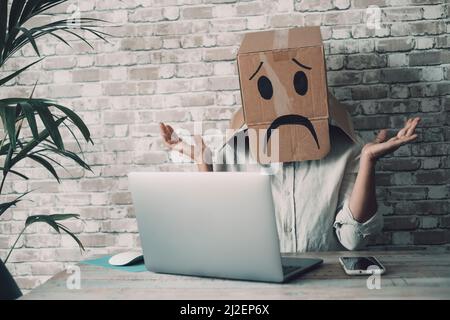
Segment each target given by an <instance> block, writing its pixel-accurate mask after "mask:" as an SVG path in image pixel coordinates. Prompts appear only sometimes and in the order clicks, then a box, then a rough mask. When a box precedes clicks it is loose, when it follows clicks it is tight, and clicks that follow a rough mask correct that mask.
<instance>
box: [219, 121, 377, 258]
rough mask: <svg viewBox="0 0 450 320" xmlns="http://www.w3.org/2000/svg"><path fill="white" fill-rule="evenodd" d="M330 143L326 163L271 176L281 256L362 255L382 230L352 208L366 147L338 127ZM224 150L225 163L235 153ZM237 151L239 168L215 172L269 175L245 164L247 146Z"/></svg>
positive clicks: (299, 165) (292, 166)
mask: <svg viewBox="0 0 450 320" xmlns="http://www.w3.org/2000/svg"><path fill="white" fill-rule="evenodd" d="M241 134H243V133H242V131H241ZM330 140H331V141H330V142H331V150H330V153H329V154H328V155H327V156H326V157H325V158H323V159H320V160H312V161H301V162H290V163H283V164H280V166H281V168H280V170H274V174H272V175H271V183H272V196H273V201H274V205H275V211H276V212H275V213H276V220H277V228H278V235H279V240H280V248H281V251H282V252H305V251H335V250H342V249H344V248H346V249H348V250H355V249H359V248H361V247H363V246H364V245H365V243H366V240H367V237H368V236H369V235H371V234H376V233H378V232H379V231H380V230H381V228H382V226H383V221H382V215H380V214H375V215H374V216H373V217H372V218H371V219H370V220H368V221H366V222H365V223H359V222H357V221H356V220H355V219H354V218H353V215H352V213H351V211H350V208H349V206H348V199H349V197H350V195H351V192H352V190H353V185H354V183H355V179H356V175H357V172H358V168H359V157H360V154H361V148H362V144H361V143H353V142H352V141H351V140H350V139H349V138H348V137H347V136H346V135H345V134H344V133H343V132H342V131H341V130H340V129H339V128H337V127H334V126H330ZM228 148H230V147H228ZM226 149H227V147H224V148H222V149H220V150H219V151H218V152H217V154H216V157H219V159H223V158H224V154H225V153H226V152H230V150H231V149H229V150H228V151H226ZM236 151H237V152H236V157H237V160H241V161H239V162H238V163H243V164H234V163H226V161H223V162H225V163H224V164H214V171H256V170H261V169H263V170H267V169H270V168H267V167H265V168H264V167H263V166H261V165H258V164H249V162H248V161H247V162H246V161H242V160H243V159H248V158H247V157H248V155H249V153H248V145H247V147H246V148H245V150H242V148H241V150H239V149H238V150H236ZM216 159H217V158H216ZM235 162H236V160H235Z"/></svg>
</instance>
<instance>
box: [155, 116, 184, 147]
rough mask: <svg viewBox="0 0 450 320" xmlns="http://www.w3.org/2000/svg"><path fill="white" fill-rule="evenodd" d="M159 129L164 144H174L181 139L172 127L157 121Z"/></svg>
mask: <svg viewBox="0 0 450 320" xmlns="http://www.w3.org/2000/svg"><path fill="white" fill-rule="evenodd" d="M159 129H160V133H161V136H162V137H163V140H164V142H165V143H166V144H169V145H170V144H174V143H178V142H180V141H181V139H180V138H179V137H178V136H177V134H176V133H175V132H174V130H173V128H172V127H171V126H169V125H166V124H164V123H162V122H160V123H159Z"/></svg>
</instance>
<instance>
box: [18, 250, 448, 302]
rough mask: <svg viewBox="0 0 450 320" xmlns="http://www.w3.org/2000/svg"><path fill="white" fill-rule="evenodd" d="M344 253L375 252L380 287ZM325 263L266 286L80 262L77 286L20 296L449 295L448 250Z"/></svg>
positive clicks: (55, 282) (58, 283)
mask: <svg viewBox="0 0 450 320" xmlns="http://www.w3.org/2000/svg"><path fill="white" fill-rule="evenodd" d="M342 255H347V256H348V255H353V256H356V255H373V256H376V257H378V258H379V259H380V261H381V262H382V263H383V264H384V265H385V267H386V268H387V273H386V274H385V275H382V276H381V289H379V290H376V289H372V290H369V289H368V288H367V285H366V282H367V276H352V277H350V276H347V275H346V274H345V273H344V271H343V270H342V268H341V266H340V265H339V262H338V257H339V256H342ZM298 256H301V257H320V258H322V259H323V260H324V263H323V265H322V266H321V267H319V268H318V269H315V270H313V271H311V272H309V273H307V274H305V275H303V276H302V277H300V278H298V279H296V280H294V281H293V282H290V283H288V284H268V283H256V282H246V281H232V280H219V279H207V278H198V277H185V276H174V275H164V274H156V273H152V272H141V273H128V272H122V271H116V270H110V269H104V268H101V267H95V266H87V265H80V267H81V289H79V290H69V289H67V287H66V279H67V277H68V276H70V274H68V273H67V272H65V271H64V272H61V273H59V274H57V275H55V276H54V277H53V278H52V279H50V280H49V281H48V282H46V283H45V284H43V285H41V286H40V287H38V288H36V289H35V290H33V291H32V292H31V293H29V294H27V295H25V296H24V297H23V299H88V300H91V299H450V252H442V253H440V252H428V251H426V252H424V251H413V252H410V251H408V252H389V251H388V252H375V251H371V252H359V253H358V252H353V253H349V252H320V253H308V254H300V255H298Z"/></svg>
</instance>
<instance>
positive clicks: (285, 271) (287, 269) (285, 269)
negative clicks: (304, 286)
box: [282, 266, 301, 274]
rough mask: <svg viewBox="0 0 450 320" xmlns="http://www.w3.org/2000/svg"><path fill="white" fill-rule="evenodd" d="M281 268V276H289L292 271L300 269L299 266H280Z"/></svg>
mask: <svg viewBox="0 0 450 320" xmlns="http://www.w3.org/2000/svg"><path fill="white" fill-rule="evenodd" d="M282 267H283V274H289V273H291V272H292V271H295V270H298V269H300V268H301V267H300V266H282Z"/></svg>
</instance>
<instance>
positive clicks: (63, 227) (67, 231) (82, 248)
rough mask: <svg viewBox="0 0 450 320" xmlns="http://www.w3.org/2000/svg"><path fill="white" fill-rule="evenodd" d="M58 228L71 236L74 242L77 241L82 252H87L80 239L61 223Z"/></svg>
mask: <svg viewBox="0 0 450 320" xmlns="http://www.w3.org/2000/svg"><path fill="white" fill-rule="evenodd" d="M58 226H59V227H60V228H61V230H63V231H64V232H65V233H67V234H68V235H69V236H71V237H72V239H73V240H75V242H76V243H77V244H78V246H79V247H80V250H82V251H85V249H84V246H83V244H82V243H81V241H80V239H78V238H77V237H76V236H75V235H74V234H73V233H72V232H71V231H70V230H69V229H68V228H67V227H66V226H64V225H62V224H61V223H58Z"/></svg>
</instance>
